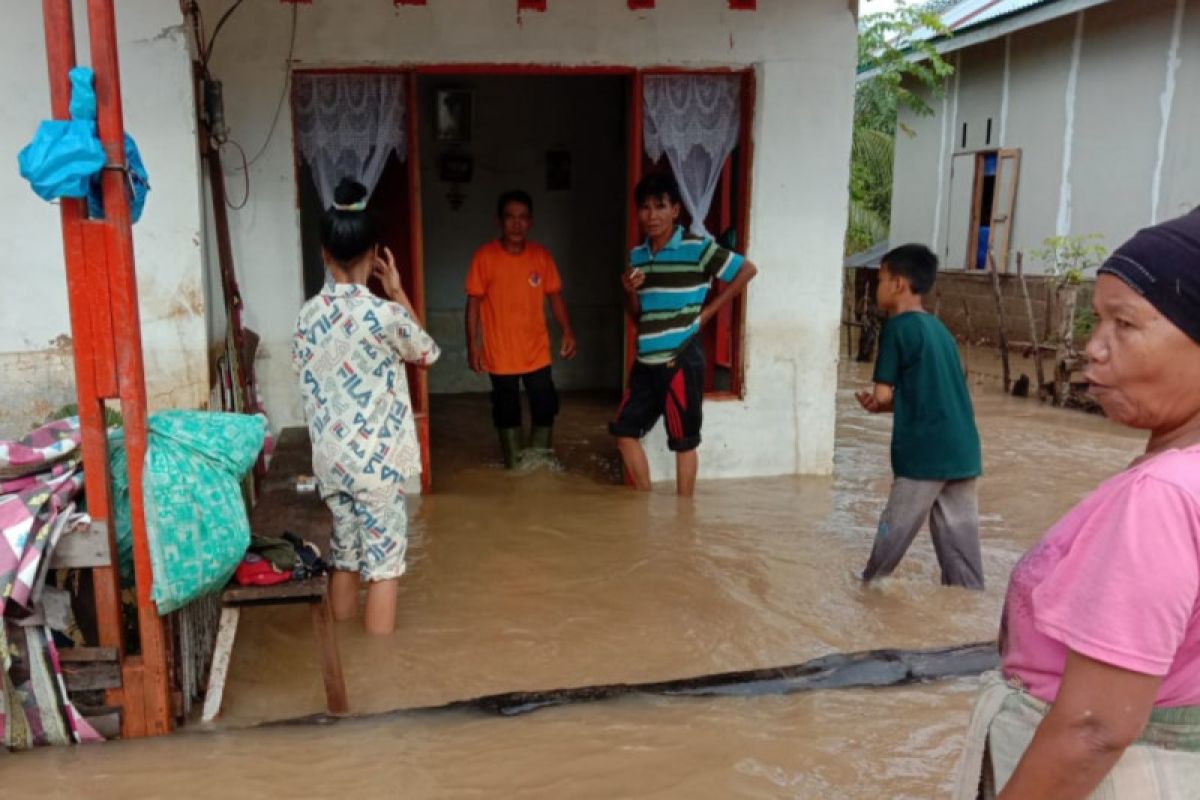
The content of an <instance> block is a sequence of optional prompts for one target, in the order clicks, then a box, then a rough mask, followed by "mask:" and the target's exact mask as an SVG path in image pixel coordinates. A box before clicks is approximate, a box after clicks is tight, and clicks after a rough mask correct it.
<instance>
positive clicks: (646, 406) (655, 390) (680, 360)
mask: <svg viewBox="0 0 1200 800" xmlns="http://www.w3.org/2000/svg"><path fill="white" fill-rule="evenodd" d="M705 371H706V370H705V364H704V349H703V348H702V347H701V346H700V341H699V340H698V339H693V340H692V341H691V342H689V343H688V344H686V345H684V348H683V350H681V351H680V352H679V355H677V356H676V357H675V359H674V360H673V361H671V362H670V363H669V364H653V365H652V364H643V363H642V362H640V361H635V362H634V364H633V369H631V370H630V371H629V388H628V389H627V390H626V391H625V399H624V400H622V401H621V407H620V408H619V409H617V418H616V420H615V421H614V422H611V423H609V426H608V432H609V433H611V434H612V435H613V436H621V437H627V438H630V439H641V438H642V437H643V436H645V435H646V434H647V433H649V432H650V429H651V428H653V427H654V423H656V422H658V418H659V417H662V416H664V415H665V417H666V422H667V446H668V447H670V448H671V450H673V451H674V452H676V453H684V452H687V451H688V450H695V449H696V448H697V447H699V446H700V426H701V424H702V423H703V421H704V413H703V411H702V410H701V404H702V402H703V399H704V375H705Z"/></svg>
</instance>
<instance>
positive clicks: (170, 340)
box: [0, 0, 208, 436]
mask: <svg viewBox="0 0 1200 800" xmlns="http://www.w3.org/2000/svg"><path fill="white" fill-rule="evenodd" d="M75 7H76V8H75V16H76V33H77V38H78V39H79V53H78V58H79V61H80V63H84V64H86V63H87V58H88V56H87V25H86V13H85V7H84V3H83V2H78V0H77V2H76V3H75ZM117 23H118V38H119V47H120V60H121V76H122V81H121V84H122V92H123V94H124V104H125V125H126V128H127V129H128V130H129V131H130V132H131V133H132V134H133V135H134V137H135V138H136V139H137V141H138V145H139V148H140V150H141V153H142V157H143V159H144V161H145V162H146V167H147V170H148V171H149V173H150V184H151V187H152V188H151V192H150V195H149V199H148V200H147V203H146V209H145V213H144V215H143V217H142V219H141V221H140V222H139V223H138V224H137V225H136V226H135V227H134V249H135V258H136V261H137V274H138V286H139V291H140V294H141V319H142V337H143V348H144V352H145V362H146V374H147V396H148V399H149V401H150V404H151V407H152V408H162V407H198V406H200V405H201V404H203V403H204V402H206V400H207V398H208V362H207V357H206V335H205V307H206V304H207V301H206V291H205V287H204V281H203V268H202V263H201V252H200V251H201V247H200V237H201V226H200V208H199V191H200V190H199V184H198V164H197V162H198V159H197V154H196V139H195V132H194V127H195V123H194V113H193V107H192V92H191V78H190V72H191V66H190V59H189V57H188V54H187V42H186V39H185V34H184V29H183V27H182V24H181V23H182V18H181V16H180V14H179V10H178V6H177V5H176V4H175V3H170V2H162V1H161V0H123V2H121V3H119V4H118V8H117ZM0 98H3V101H4V112H5V113H4V114H3V115H0V152H2V153H4V154H5V158H6V159H8V160H7V162H6V163H7V165H8V168H7V169H4V170H0V207H3V208H4V213H3V215H2V216H0V250H2V251H3V252H4V261H3V265H2V266H0V275H2V276H3V286H4V290H3V292H0V386H3V387H4V390H3V402H2V403H0V436H13V435H20V434H23V433H24V432H25V430H27V429H28V427H29V426H30V425H32V424H34V423H35V422H40V421H41V420H42V419H44V418H45V416H46V414H47V413H49V412H50V411H52V410H53V409H55V408H57V407H59V406H61V405H63V404H65V403H69V402H74V401H75V396H74V368H73V366H72V363H73V362H72V359H71V347H72V340H71V325H70V318H69V314H68V304H67V290H66V271H65V267H64V264H63V251H62V236H61V227H60V225H59V213H58V208H57V207H56V206H53V205H50V204H47V203H44V202H42V201H41V200H40V199H39V198H38V197H37V196H36V195H34V194H33V192H32V191H31V190H30V188H29V185H28V184H27V183H26V182H25V181H24V180H23V179H22V178H21V177H20V176H19V175H18V173H17V169H16V163H15V161H16V153H17V151H18V150H19V149H20V148H22V147H24V146H25V144H26V143H27V142H28V141H29V140H30V139H31V138H32V136H33V133H34V131H35V129H36V127H37V123H38V121H39V120H41V119H44V118H47V117H49V115H50V95H49V83H48V78H47V72H46V56H45V37H44V33H43V28H42V15H41V4H40V3H13V4H11V7H6V8H5V15H4V25H3V26H2V27H0Z"/></svg>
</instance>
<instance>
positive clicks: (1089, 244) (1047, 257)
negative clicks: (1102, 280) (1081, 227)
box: [1032, 233, 1108, 284]
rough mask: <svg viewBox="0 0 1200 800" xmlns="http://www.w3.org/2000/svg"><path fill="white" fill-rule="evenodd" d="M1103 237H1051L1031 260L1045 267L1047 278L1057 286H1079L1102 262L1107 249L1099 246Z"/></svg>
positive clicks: (1087, 235)
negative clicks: (1051, 277)
mask: <svg viewBox="0 0 1200 800" xmlns="http://www.w3.org/2000/svg"><path fill="white" fill-rule="evenodd" d="M1103 238H1104V237H1103V236H1102V235H1100V234H1098V233H1087V234H1083V235H1081V236H1050V237H1047V238H1046V239H1043V240H1042V247H1039V248H1038V249H1037V250H1034V251H1033V253H1032V255H1033V257H1034V258H1036V259H1038V260H1039V261H1041V262H1042V264H1043V265H1045V267H1046V274H1047V275H1051V276H1053V277H1054V278H1055V281H1056V282H1057V283H1059V284H1064V283H1069V284H1079V283H1081V282H1082V281H1083V276H1084V273H1085V272H1087V271H1088V270H1090V269H1095V268H1096V267H1098V266H1100V264H1102V263H1103V262H1104V258H1105V256H1107V255H1108V248H1106V247H1105V246H1104V245H1102V244H1100V240H1102V239H1103Z"/></svg>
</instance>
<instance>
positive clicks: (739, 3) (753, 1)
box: [729, 0, 758, 11]
mask: <svg viewBox="0 0 1200 800" xmlns="http://www.w3.org/2000/svg"><path fill="white" fill-rule="evenodd" d="M729 7H730V8H731V9H733V10H734V11H756V10H757V9H758V0H729Z"/></svg>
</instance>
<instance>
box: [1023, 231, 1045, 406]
mask: <svg viewBox="0 0 1200 800" xmlns="http://www.w3.org/2000/svg"><path fill="white" fill-rule="evenodd" d="M1024 256H1025V254H1024V253H1023V252H1018V253H1017V280H1018V281H1020V283H1021V295H1022V296H1023V297H1024V298H1025V313H1026V315H1027V316H1028V317H1029V341H1030V342H1032V343H1033V368H1034V371H1035V374H1036V375H1037V398H1038V399H1039V400H1041V399H1042V388H1043V387H1044V386H1045V385H1046V376H1045V375H1044V374H1043V373H1042V343H1041V341H1040V340H1039V339H1038V330H1037V320H1036V319H1035V318H1034V316H1033V301H1032V300H1030V299H1029V285H1028V284H1027V283H1026V282H1025V263H1024V262H1025V258H1024Z"/></svg>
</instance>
